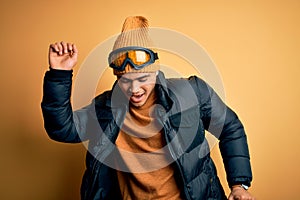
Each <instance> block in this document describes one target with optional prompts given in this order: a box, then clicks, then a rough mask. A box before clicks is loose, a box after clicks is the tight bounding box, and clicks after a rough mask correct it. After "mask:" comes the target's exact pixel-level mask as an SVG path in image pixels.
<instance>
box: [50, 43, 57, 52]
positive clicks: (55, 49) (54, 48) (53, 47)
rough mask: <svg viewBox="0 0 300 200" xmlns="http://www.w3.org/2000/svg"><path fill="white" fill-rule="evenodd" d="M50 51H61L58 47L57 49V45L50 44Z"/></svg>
mask: <svg viewBox="0 0 300 200" xmlns="http://www.w3.org/2000/svg"><path fill="white" fill-rule="evenodd" d="M49 50H50V51H51V52H59V49H58V47H57V44H50V46H49Z"/></svg>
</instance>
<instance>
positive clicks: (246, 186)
mask: <svg viewBox="0 0 300 200" xmlns="http://www.w3.org/2000/svg"><path fill="white" fill-rule="evenodd" d="M241 187H242V188H244V189H245V190H248V189H249V186H248V185H245V184H241Z"/></svg>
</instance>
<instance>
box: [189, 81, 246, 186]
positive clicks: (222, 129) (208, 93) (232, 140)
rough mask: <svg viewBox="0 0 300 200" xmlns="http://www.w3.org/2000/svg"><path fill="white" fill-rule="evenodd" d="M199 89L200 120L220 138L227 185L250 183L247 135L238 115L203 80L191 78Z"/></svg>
mask: <svg viewBox="0 0 300 200" xmlns="http://www.w3.org/2000/svg"><path fill="white" fill-rule="evenodd" d="M193 79H194V81H195V82H196V85H197V87H198V90H199V91H200V94H198V95H199V96H200V109H201V110H200V112H201V119H202V121H203V124H204V127H205V129H206V130H207V131H209V132H210V133H212V134H213V135H214V136H215V137H217V138H218V139H219V147H220V151H221V155H222V158H223V163H224V167H225V170H226V174H227V181H228V184H229V186H232V185H235V184H246V185H248V186H250V184H251V181H252V171H251V165H250V155H249V150H248V143H247V137H246V134H245V130H244V127H243V125H242V123H241V121H240V120H239V118H238V116H237V114H236V113H235V112H234V111H233V110H232V109H230V108H229V107H228V106H226V105H225V103H224V102H223V101H222V100H221V98H220V97H219V96H218V95H217V93H216V92H215V91H214V90H213V89H212V88H211V87H210V86H209V85H208V84H207V83H206V82H204V81H203V80H201V79H199V78H197V77H194V78H193Z"/></svg>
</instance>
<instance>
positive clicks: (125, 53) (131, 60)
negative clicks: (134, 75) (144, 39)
mask: <svg viewBox="0 0 300 200" xmlns="http://www.w3.org/2000/svg"><path fill="white" fill-rule="evenodd" d="M156 59H158V56H157V54H156V53H154V52H153V51H152V50H150V49H146V48H142V47H124V48H120V49H117V50H115V51H113V52H111V53H110V55H109V66H110V67H112V68H114V69H117V70H119V71H123V70H124V69H125V67H126V65H127V64H131V66H132V67H134V68H135V69H137V70H138V69H142V68H143V67H145V66H147V65H149V64H152V63H154V62H155V60H156Z"/></svg>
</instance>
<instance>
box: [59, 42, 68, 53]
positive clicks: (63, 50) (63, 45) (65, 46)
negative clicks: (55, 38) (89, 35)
mask: <svg viewBox="0 0 300 200" xmlns="http://www.w3.org/2000/svg"><path fill="white" fill-rule="evenodd" d="M60 44H61V46H62V52H63V53H68V44H67V43H65V42H64V41H62V42H61V43H60Z"/></svg>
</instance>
